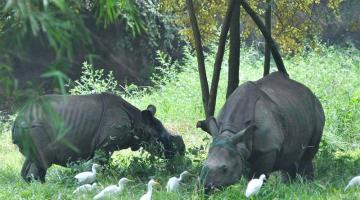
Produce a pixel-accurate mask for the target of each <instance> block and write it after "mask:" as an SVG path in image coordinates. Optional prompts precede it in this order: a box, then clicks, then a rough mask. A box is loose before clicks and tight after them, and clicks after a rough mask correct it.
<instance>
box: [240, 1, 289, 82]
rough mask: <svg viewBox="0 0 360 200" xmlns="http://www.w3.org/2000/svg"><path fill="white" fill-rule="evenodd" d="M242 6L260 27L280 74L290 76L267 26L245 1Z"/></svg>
mask: <svg viewBox="0 0 360 200" xmlns="http://www.w3.org/2000/svg"><path fill="white" fill-rule="evenodd" d="M239 1H240V4H241V5H242V6H243V8H244V9H245V11H246V12H247V13H248V14H249V16H250V17H251V18H252V19H253V20H254V22H255V24H256V25H257V26H258V28H259V29H260V31H261V33H262V34H263V36H264V38H265V40H266V42H268V43H269V45H270V50H271V53H272V56H273V58H274V60H275V63H276V66H277V68H278V70H279V71H280V72H283V73H284V74H286V75H288V73H287V72H286V69H285V66H284V62H283V60H282V58H281V55H280V53H279V51H278V50H277V48H276V46H275V42H274V40H273V39H272V38H271V36H270V35H269V33H268V32H267V31H266V28H265V25H264V23H263V22H262V21H261V19H260V18H259V16H258V15H257V14H256V13H255V11H254V10H253V9H251V7H250V6H249V4H248V3H247V2H246V1H245V0H239Z"/></svg>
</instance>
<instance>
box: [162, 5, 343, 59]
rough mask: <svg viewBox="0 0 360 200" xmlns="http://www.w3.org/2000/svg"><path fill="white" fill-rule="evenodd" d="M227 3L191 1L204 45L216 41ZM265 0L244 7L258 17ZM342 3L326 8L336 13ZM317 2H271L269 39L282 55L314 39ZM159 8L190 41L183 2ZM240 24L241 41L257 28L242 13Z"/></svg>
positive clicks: (319, 27) (263, 9)
mask: <svg viewBox="0 0 360 200" xmlns="http://www.w3.org/2000/svg"><path fill="white" fill-rule="evenodd" d="M227 2H228V1H227V0H210V1H198V0H196V1H194V4H195V9H196V14H197V18H198V23H199V26H200V31H201V34H202V37H203V38H202V39H203V40H204V42H205V43H210V42H212V41H214V40H215V39H217V37H218V28H217V27H218V26H219V24H220V23H222V21H221V20H222V18H223V16H224V13H225V9H226V4H227ZM265 2H266V1H265V0H261V1H258V0H248V3H249V4H250V5H251V6H252V8H254V9H255V10H256V11H257V12H258V13H259V14H260V15H264V13H265V8H266V6H265V5H266V3H265ZM342 2H343V0H329V1H327V2H326V7H327V8H329V9H330V10H332V11H333V12H336V11H337V9H338V8H339V6H340V4H341V3H342ZM323 5H324V4H323V2H321V1H320V0H304V1H293V0H281V1H272V7H273V18H274V19H273V21H274V23H273V25H272V26H273V32H272V34H273V37H274V39H275V41H277V42H278V43H279V45H280V46H281V48H282V50H284V51H285V52H293V51H295V52H296V51H299V50H302V47H303V43H304V42H305V41H306V39H307V38H308V37H309V36H316V35H317V34H319V33H320V32H321V26H320V24H319V22H320V20H321V19H322V18H323V16H319V15H318V14H317V12H316V10H315V8H316V7H317V6H323ZM161 8H162V9H163V11H164V12H170V13H174V14H175V15H176V16H177V17H176V18H175V22H176V23H177V24H179V25H181V26H182V27H183V29H182V30H181V34H182V35H184V36H185V37H186V38H187V39H188V40H190V41H192V40H193V39H192V32H191V27H190V24H189V23H190V22H189V19H188V15H187V12H186V9H185V1H180V2H179V1H176V0H161ZM240 18H241V21H242V23H243V28H244V30H243V33H242V37H243V39H246V38H248V37H249V36H251V34H252V33H254V32H256V33H257V35H259V34H260V32H259V31H258V30H257V26H256V25H255V24H254V23H253V21H252V20H251V19H250V17H249V16H247V15H246V13H245V12H243V11H242V12H241V16H240Z"/></svg>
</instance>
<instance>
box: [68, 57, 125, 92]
mask: <svg viewBox="0 0 360 200" xmlns="http://www.w3.org/2000/svg"><path fill="white" fill-rule="evenodd" d="M74 84H75V86H74V87H73V88H72V89H70V94H99V93H102V92H111V93H116V92H118V82H117V81H116V79H115V77H114V75H113V73H112V71H110V72H109V73H108V74H105V73H104V70H103V69H94V68H93V66H92V65H91V64H88V63H87V62H84V63H83V66H82V75H81V76H80V80H75V81H74Z"/></svg>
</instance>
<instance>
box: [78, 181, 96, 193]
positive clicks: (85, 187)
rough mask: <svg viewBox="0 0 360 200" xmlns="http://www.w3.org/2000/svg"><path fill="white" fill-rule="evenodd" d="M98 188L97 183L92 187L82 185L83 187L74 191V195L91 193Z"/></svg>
mask: <svg viewBox="0 0 360 200" xmlns="http://www.w3.org/2000/svg"><path fill="white" fill-rule="evenodd" d="M96 186H97V184H96V183H93V184H92V185H90V184H85V185H81V186H79V187H77V188H76V190H74V192H73V194H76V193H81V192H89V191H91V190H93V189H95V188H96Z"/></svg>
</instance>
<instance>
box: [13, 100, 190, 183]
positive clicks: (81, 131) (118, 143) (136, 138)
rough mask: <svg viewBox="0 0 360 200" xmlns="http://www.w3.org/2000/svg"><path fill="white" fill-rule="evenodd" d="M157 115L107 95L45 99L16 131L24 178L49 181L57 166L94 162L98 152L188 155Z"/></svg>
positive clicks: (21, 116)
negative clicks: (52, 168)
mask: <svg viewBox="0 0 360 200" xmlns="http://www.w3.org/2000/svg"><path fill="white" fill-rule="evenodd" d="M155 112H156V108H155V107H154V106H151V105H149V107H148V108H147V109H146V110H143V111H140V110H139V109H137V108H136V107H134V106H132V105H131V104H129V103H128V102H126V101H125V100H124V99H122V98H121V97H119V96H116V95H112V94H107V93H103V94H93V95H78V96H76V95H68V96H62V95H46V96H41V97H40V98H39V99H38V101H36V102H35V103H33V104H31V105H30V106H26V107H24V109H23V110H22V111H20V112H19V113H18V116H17V118H16V120H15V123H14V126H13V133H12V139H13V143H14V144H16V145H17V146H18V147H19V149H20V152H21V153H22V154H23V155H24V156H25V157H26V160H25V162H24V164H23V168H22V171H21V176H22V177H23V178H24V179H25V180H26V181H29V180H30V178H31V177H32V176H33V177H34V178H35V179H39V180H41V181H45V174H46V170H47V169H48V168H49V167H50V166H51V165H52V164H58V165H62V166H66V164H67V163H68V162H71V161H76V160H79V159H89V158H91V157H92V156H93V155H94V152H95V150H98V149H101V150H104V151H105V152H109V154H111V153H112V152H113V151H115V150H120V149H126V148H129V147H130V148H131V149H132V150H137V149H139V148H140V147H141V146H143V147H144V149H145V150H147V151H149V152H150V153H154V154H156V155H158V156H164V157H165V158H170V157H172V156H174V155H175V154H176V153H179V154H183V153H184V150H185V145H184V142H183V140H182V138H181V137H180V136H177V135H171V134H169V132H168V131H167V130H166V129H165V128H164V126H163V125H162V123H161V122H160V121H159V120H158V119H156V118H155V117H154V115H155Z"/></svg>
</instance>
